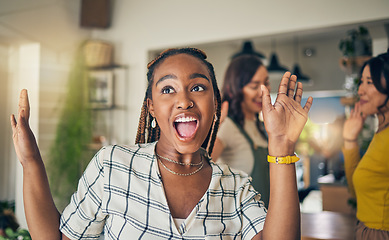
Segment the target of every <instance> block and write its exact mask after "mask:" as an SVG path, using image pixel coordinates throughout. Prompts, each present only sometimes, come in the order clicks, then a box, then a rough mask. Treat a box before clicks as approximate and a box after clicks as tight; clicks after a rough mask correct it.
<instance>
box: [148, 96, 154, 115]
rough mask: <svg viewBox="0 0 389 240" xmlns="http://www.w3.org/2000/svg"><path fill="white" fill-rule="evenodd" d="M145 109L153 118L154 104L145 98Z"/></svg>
mask: <svg viewBox="0 0 389 240" xmlns="http://www.w3.org/2000/svg"><path fill="white" fill-rule="evenodd" d="M147 109H148V111H149V113H150V114H151V116H153V117H154V104H153V100H151V99H150V98H147Z"/></svg>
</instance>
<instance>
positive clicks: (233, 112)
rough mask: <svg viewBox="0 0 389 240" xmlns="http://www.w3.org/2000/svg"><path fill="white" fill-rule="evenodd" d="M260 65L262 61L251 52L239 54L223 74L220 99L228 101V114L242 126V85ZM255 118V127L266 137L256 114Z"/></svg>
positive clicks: (249, 79) (245, 83) (247, 81)
mask: <svg viewBox="0 0 389 240" xmlns="http://www.w3.org/2000/svg"><path fill="white" fill-rule="evenodd" d="M260 66H263V63H262V61H261V59H260V58H259V57H257V56H255V55H252V54H246V55H241V56H238V57H236V58H233V59H232V61H231V62H230V64H229V65H228V67H227V70H226V73H225V76H224V82H223V88H222V96H223V99H222V101H223V102H224V101H227V102H228V105H229V108H228V116H229V117H230V118H231V119H232V120H233V121H234V122H236V123H237V124H239V125H240V126H241V127H242V128H243V126H244V115H243V112H242V106H241V103H242V101H243V87H244V86H246V85H247V84H248V83H250V82H251V80H252V78H253V77H254V75H255V73H256V72H257V70H258V68H259V67H260ZM256 119H257V128H258V130H259V132H260V133H261V134H262V136H263V137H264V138H265V139H266V138H267V136H266V133H265V129H264V127H263V125H262V124H261V123H260V122H259V119H258V114H257V117H256Z"/></svg>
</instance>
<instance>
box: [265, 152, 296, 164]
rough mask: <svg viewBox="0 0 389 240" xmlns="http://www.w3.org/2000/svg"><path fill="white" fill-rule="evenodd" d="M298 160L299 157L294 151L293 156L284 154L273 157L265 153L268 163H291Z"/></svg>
mask: <svg viewBox="0 0 389 240" xmlns="http://www.w3.org/2000/svg"><path fill="white" fill-rule="evenodd" d="M298 160H300V158H299V157H298V156H297V154H296V153H295V154H294V155H293V156H285V157H273V156H270V155H267V161H268V162H269V163H277V164H291V163H295V162H297V161H298Z"/></svg>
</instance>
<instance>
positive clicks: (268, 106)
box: [261, 85, 273, 112]
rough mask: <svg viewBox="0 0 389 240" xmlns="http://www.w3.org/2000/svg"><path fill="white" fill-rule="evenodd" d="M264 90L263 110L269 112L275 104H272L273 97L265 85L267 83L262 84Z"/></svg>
mask: <svg viewBox="0 0 389 240" xmlns="http://www.w3.org/2000/svg"><path fill="white" fill-rule="evenodd" d="M261 90H262V108H263V112H269V111H270V110H271V109H272V107H273V105H272V104H271V97H270V93H269V89H267V87H265V85H261Z"/></svg>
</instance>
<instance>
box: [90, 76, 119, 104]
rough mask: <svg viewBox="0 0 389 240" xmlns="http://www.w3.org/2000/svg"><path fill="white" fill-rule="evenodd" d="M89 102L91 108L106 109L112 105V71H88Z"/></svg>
mask: <svg viewBox="0 0 389 240" xmlns="http://www.w3.org/2000/svg"><path fill="white" fill-rule="evenodd" d="M88 80H89V104H90V106H91V108H92V109H107V108H112V107H113V104H114V103H113V82H114V74H113V71H107V70H102V71H90V72H89V75H88Z"/></svg>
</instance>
